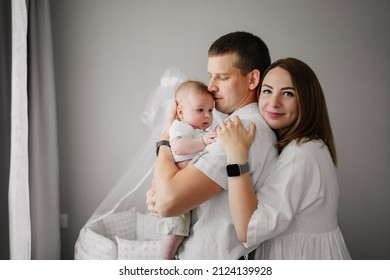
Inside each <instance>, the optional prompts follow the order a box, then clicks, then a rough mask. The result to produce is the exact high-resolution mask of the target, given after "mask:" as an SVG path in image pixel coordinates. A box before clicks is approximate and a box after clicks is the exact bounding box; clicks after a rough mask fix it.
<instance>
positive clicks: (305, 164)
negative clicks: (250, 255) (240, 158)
mask: <svg viewBox="0 0 390 280" xmlns="http://www.w3.org/2000/svg"><path fill="white" fill-rule="evenodd" d="M291 145H292V144H290V145H288V146H287V147H285V149H284V150H283V152H282V153H281V155H280V156H279V159H278V161H277V163H276V164H275V166H274V169H273V170H272V172H271V174H270V176H269V177H268V178H267V179H266V181H265V183H264V185H263V186H262V187H260V189H259V191H258V192H257V199H258V206H257V209H256V211H255V212H254V213H253V215H252V217H251V220H250V221H249V225H248V233H247V242H246V243H244V245H245V246H246V247H251V246H254V245H257V246H258V245H260V244H261V243H262V242H263V241H265V240H267V239H270V238H273V237H275V236H277V235H279V234H281V233H283V232H284V231H285V230H286V229H287V228H288V226H289V225H290V224H291V222H292V221H293V219H294V217H295V215H296V214H297V212H298V211H299V210H300V209H301V208H302V207H303V206H304V205H305V204H307V203H311V202H310V200H312V199H313V200H315V199H316V197H317V198H318V196H319V195H318V191H317V195H313V191H314V193H315V192H316V191H315V190H310V197H309V196H308V195H307V194H308V189H309V188H312V187H313V182H315V181H316V180H317V181H320V180H321V179H320V178H318V176H320V171H319V168H318V164H316V161H315V160H314V161H313V160H312V159H311V158H310V157H307V154H306V153H302V150H301V149H302V147H298V146H295V145H294V146H291ZM305 154H306V155H305ZM314 188H315V186H314Z"/></svg>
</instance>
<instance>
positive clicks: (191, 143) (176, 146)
mask: <svg viewBox="0 0 390 280" xmlns="http://www.w3.org/2000/svg"><path fill="white" fill-rule="evenodd" d="M216 136H217V133H216V132H215V131H214V130H212V131H209V132H207V133H205V134H203V135H202V136H199V137H197V138H190V137H176V138H174V139H172V140H171V141H170V142H171V143H170V144H171V148H172V151H173V152H174V153H175V154H176V155H187V154H192V153H197V152H200V151H202V150H203V149H204V148H205V147H206V146H207V145H209V144H211V143H213V142H215V137H216Z"/></svg>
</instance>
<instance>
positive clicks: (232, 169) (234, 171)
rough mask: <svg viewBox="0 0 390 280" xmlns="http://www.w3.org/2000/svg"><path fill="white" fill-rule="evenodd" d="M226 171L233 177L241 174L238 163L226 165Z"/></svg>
mask: <svg viewBox="0 0 390 280" xmlns="http://www.w3.org/2000/svg"><path fill="white" fill-rule="evenodd" d="M226 172H227V175H228V176H229V177H235V176H240V175H241V170H240V166H239V165H238V164H228V165H226Z"/></svg>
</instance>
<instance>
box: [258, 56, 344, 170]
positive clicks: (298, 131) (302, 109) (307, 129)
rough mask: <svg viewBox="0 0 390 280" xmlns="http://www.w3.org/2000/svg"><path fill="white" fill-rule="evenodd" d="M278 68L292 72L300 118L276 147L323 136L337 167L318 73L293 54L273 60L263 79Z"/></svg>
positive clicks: (280, 148)
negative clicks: (293, 56) (291, 56)
mask: <svg viewBox="0 0 390 280" xmlns="http://www.w3.org/2000/svg"><path fill="white" fill-rule="evenodd" d="M275 67H280V68H282V69H284V70H286V71H287V72H288V73H289V74H290V76H291V80H292V83H293V85H294V87H295V89H296V92H297V99H298V117H297V120H296V122H295V123H294V124H293V126H292V127H291V128H290V130H289V131H287V132H286V133H285V134H284V135H282V136H281V138H280V139H278V142H277V143H276V147H277V148H278V149H279V150H280V151H281V150H282V149H283V148H284V147H285V146H286V145H287V144H288V143H290V142H291V141H293V140H295V141H297V143H298V144H302V143H304V142H308V141H310V140H316V139H321V140H322V141H323V142H324V143H325V145H326V146H327V147H328V150H329V152H330V155H331V157H332V160H333V163H334V165H336V166H337V154H336V147H335V143H334V138H333V132H332V127H331V125H330V120H329V115H328V109H327V107H326V102H325V97H324V93H323V91H322V87H321V84H320V82H319V81H318V78H317V76H316V74H315V73H314V71H313V70H312V69H311V68H310V67H309V66H308V65H307V64H306V63H304V62H302V61H300V60H298V59H296V58H290V57H289V58H284V59H279V60H277V61H275V62H274V63H272V64H271V65H270V66H269V67H268V68H267V70H266V71H265V73H264V74H263V75H262V78H264V77H265V76H266V75H267V73H268V72H269V70H271V69H273V68H275Z"/></svg>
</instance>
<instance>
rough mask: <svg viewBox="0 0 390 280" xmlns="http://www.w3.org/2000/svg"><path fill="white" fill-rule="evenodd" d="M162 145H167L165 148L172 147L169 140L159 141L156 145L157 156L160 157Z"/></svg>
mask: <svg viewBox="0 0 390 280" xmlns="http://www.w3.org/2000/svg"><path fill="white" fill-rule="evenodd" d="M162 145H165V146H168V147H169V148H170V147H171V145H169V141H168V140H161V141H158V142H157V143H156V156H158V152H159V151H160V147H161V146H162Z"/></svg>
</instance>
